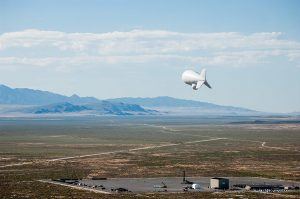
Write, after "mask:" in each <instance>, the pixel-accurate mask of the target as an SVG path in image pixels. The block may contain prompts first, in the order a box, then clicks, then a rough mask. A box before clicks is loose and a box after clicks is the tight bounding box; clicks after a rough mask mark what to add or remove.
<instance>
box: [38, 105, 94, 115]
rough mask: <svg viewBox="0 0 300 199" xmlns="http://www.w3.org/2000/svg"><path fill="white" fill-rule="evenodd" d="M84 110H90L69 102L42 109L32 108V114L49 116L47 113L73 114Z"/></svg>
mask: <svg viewBox="0 0 300 199" xmlns="http://www.w3.org/2000/svg"><path fill="white" fill-rule="evenodd" d="M85 110H91V109H90V108H88V107H86V106H80V105H73V104H71V103H69V102H65V103H58V104H52V105H47V106H42V107H36V108H33V111H32V112H33V113H35V114H49V113H74V112H81V111H85Z"/></svg>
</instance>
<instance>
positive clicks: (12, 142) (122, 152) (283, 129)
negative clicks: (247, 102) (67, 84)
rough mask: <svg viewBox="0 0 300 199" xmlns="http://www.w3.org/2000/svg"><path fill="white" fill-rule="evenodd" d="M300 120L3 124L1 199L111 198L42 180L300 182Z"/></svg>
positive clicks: (294, 194)
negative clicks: (242, 179) (217, 178)
mask: <svg viewBox="0 0 300 199" xmlns="http://www.w3.org/2000/svg"><path fill="white" fill-rule="evenodd" d="M299 143H300V119H299V118H293V117H279V116H278V117H196V116H195V117H175V116H174V117H170V116H168V117H167V116H148V117H143V116H126V117H57V118H54V117H51V118H46V117H45V118H1V119H0V197H2V198H108V197H109V198H111V197H112V196H111V195H110V196H107V195H105V194H101V193H94V192H89V191H85V190H74V189H72V188H70V187H63V186H60V185H53V184H49V183H43V182H41V181H39V180H42V179H57V178H83V179H89V178H91V177H93V176H97V177H107V178H140V177H145V178H155V177H168V176H169V177H180V176H181V175H182V171H183V170H185V171H186V172H187V174H188V175H189V176H204V177H205V176H207V177H209V176H230V177H263V178H270V179H281V180H290V181H296V182H299V181H300V144H299ZM113 197H115V198H124V197H125V198H126V197H127V198H144V197H145V198H148V197H153V198H224V197H233V198H235V197H236V198H239V197H248V198H299V191H298V192H285V193H279V194H277V193H276V194H263V193H252V192H243V193H238V194H237V193H232V192H223V193H212V192H201V193H174V194H160V193H154V194H153V193H144V194H138V195H136V194H115V195H113Z"/></svg>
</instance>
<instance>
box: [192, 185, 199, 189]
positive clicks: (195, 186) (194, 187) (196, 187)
mask: <svg viewBox="0 0 300 199" xmlns="http://www.w3.org/2000/svg"><path fill="white" fill-rule="evenodd" d="M192 189H201V186H200V184H192Z"/></svg>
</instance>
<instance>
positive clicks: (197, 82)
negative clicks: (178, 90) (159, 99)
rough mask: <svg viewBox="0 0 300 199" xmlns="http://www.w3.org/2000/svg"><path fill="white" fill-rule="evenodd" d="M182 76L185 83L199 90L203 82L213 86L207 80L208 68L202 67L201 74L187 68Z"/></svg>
mask: <svg viewBox="0 0 300 199" xmlns="http://www.w3.org/2000/svg"><path fill="white" fill-rule="evenodd" d="M181 78H182V81H184V83H186V84H188V85H191V86H192V88H193V89H194V90H198V89H199V88H200V87H201V86H202V85H203V84H205V85H206V86H207V87H208V88H211V86H210V85H209V84H208V82H207V81H206V69H202V70H201V72H200V74H199V73H197V72H195V71H192V70H186V71H184V72H183V73H182V77H181Z"/></svg>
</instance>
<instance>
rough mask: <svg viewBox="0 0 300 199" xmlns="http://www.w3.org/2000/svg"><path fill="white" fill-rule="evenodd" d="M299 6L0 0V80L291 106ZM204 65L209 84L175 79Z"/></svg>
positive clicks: (91, 92) (299, 86) (98, 92)
mask: <svg viewBox="0 0 300 199" xmlns="http://www.w3.org/2000/svg"><path fill="white" fill-rule="evenodd" d="M299 11H300V2H299V1H297V0H295V1H291V0H282V1H276V0H273V1H270V0H265V1H255V0H251V1H250V0H249V1H237V0H235V1H226V0H224V1H221V0H219V1H216V0H210V1H208V0H207V1H200V0H197V1H191V0H185V1H184V0H181V1H176V0H169V1H168V0H165V1H155V0H152V1H143V0H130V1H129V0H118V1H117V0H106V1H75V0H73V1H53V0H52V1H14V0H10V1H8V0H2V1H0V79H1V82H0V83H2V84H6V85H9V86H12V87H29V88H34V89H42V90H49V91H53V92H58V93H61V94H66V95H72V94H73V93H77V94H79V95H81V96H95V97H98V98H100V99H105V98H113V97H123V96H132V97H155V96H162V95H163V96H165V95H168V96H172V97H178V98H185V99H194V100H199V101H207V102H212V103H218V104H223V105H233V106H242V107H247V108H252V109H256V110H262V111H272V112H291V111H300V30H299V28H300V26H299V24H300V14H299V13H300V12H299ZM204 67H205V68H207V70H208V74H207V77H208V80H209V82H210V84H211V85H212V87H213V89H212V90H209V89H207V88H202V89H201V90H200V91H197V92H195V91H193V90H192V89H191V88H190V87H188V86H186V85H184V84H183V83H182V81H181V73H182V72H183V71H184V70H185V69H194V70H196V71H200V70H201V69H202V68H204Z"/></svg>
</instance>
